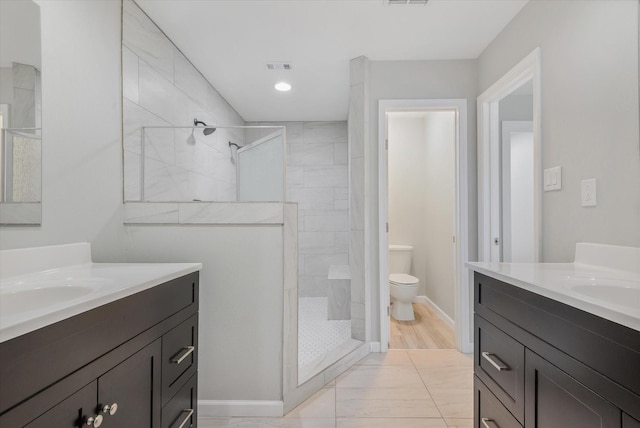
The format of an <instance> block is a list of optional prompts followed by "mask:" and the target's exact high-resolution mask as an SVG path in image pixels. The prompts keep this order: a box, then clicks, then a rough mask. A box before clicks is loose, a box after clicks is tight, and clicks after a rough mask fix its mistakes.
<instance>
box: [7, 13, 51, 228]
mask: <svg viewBox="0 0 640 428" xmlns="http://www.w3.org/2000/svg"><path fill="white" fill-rule="evenodd" d="M40 69H41V49H40V7H39V6H38V5H37V4H35V3H34V2H33V1H2V2H0V127H1V131H0V202H1V203H0V223H2V224H39V223H40V217H41V211H40V201H41V198H42V195H41V194H42V184H41V183H42V179H41V177H42V162H41V157H42V150H41V148H42V138H41V117H42V114H41V105H42V90H41V75H40Z"/></svg>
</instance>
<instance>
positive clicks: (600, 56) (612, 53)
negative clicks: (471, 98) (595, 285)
mask: <svg viewBox="0 0 640 428" xmlns="http://www.w3.org/2000/svg"><path fill="white" fill-rule="evenodd" d="M637 9H638V2H637V1H635V0H624V1H615V0H614V1H595V0H594V1H562V0H554V1H530V2H529V3H528V4H527V5H526V6H525V7H524V8H523V9H522V11H521V12H520V13H519V14H518V15H517V16H516V17H515V18H514V20H513V21H512V22H511V23H510V24H509V25H508V26H507V27H506V28H505V29H504V31H502V33H500V35H499V36H498V37H497V38H496V39H495V40H494V41H493V42H492V43H491V44H490V45H489V46H488V47H487V49H486V50H485V51H484V52H483V53H482V55H481V56H480V57H479V60H478V77H479V79H478V82H479V89H480V90H479V91H478V92H479V93H481V92H482V91H484V90H485V89H487V88H488V87H489V86H490V85H491V84H493V83H494V82H495V81H496V80H497V79H499V78H500V77H501V76H502V75H503V74H504V73H506V72H507V71H508V70H509V69H511V68H512V67H513V66H514V65H515V64H517V63H518V62H519V61H520V60H521V59H522V58H524V57H525V56H526V55H528V54H529V53H530V52H531V51H532V50H533V49H534V48H536V47H538V46H539V47H540V48H541V55H542V58H541V64H542V166H543V168H549V167H553V166H557V165H561V166H562V186H563V189H562V190H561V191H556V192H546V193H543V196H542V206H543V213H542V241H543V242H542V253H543V257H542V258H543V261H546V262H567V261H573V257H574V251H575V244H576V243H577V242H596V243H604V244H617V245H630V246H639V245H640V221H639V219H640V191H639V190H638V189H639V188H640V156H639V150H640V146H639V135H638V116H639V113H638V10H637ZM542 23H544V25H542ZM587 178H596V179H597V191H598V195H597V197H598V206H597V207H589V208H584V207H581V205H580V181H581V180H583V179H587Z"/></svg>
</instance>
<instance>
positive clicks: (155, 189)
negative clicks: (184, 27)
mask: <svg viewBox="0 0 640 428" xmlns="http://www.w3.org/2000/svg"><path fill="white" fill-rule="evenodd" d="M122 26H123V28H122V30H123V33H122V34H123V36H122V95H123V106H122V108H123V112H122V113H123V134H124V135H123V138H124V170H125V173H124V175H125V178H124V181H125V201H140V200H145V201H153V202H178V201H193V200H201V201H234V200H235V196H236V192H235V180H236V170H235V165H234V164H233V162H232V158H231V156H230V149H229V145H228V142H229V141H233V142H235V143H237V144H240V145H243V144H244V142H245V135H244V134H245V133H244V129H242V128H230V126H243V125H244V124H245V123H244V119H243V118H242V117H241V116H240V115H239V114H238V113H237V112H236V111H235V110H234V109H233V108H232V107H231V106H230V105H229V104H228V103H227V101H226V100H225V99H224V98H223V97H222V96H221V95H220V94H219V93H218V92H217V91H216V90H215V88H213V87H212V86H211V84H209V82H207V80H206V79H204V77H202V75H201V74H200V72H199V71H198V70H197V69H196V68H195V67H194V66H193V65H192V64H191V62H189V60H188V59H187V58H186V57H185V56H184V55H183V54H182V53H181V52H180V50H179V49H178V48H177V47H176V46H175V45H174V44H173V43H172V42H171V40H170V39H169V38H167V37H166V36H165V35H164V33H163V32H162V31H161V30H160V28H158V27H157V26H156V25H155V23H154V22H153V21H151V19H149V17H147V16H146V15H145V13H144V12H143V11H142V10H141V9H140V8H139V7H138V6H137V5H136V4H135V2H133V1H131V0H125V1H124V4H123V17H122ZM194 118H197V119H198V120H200V121H203V122H205V123H207V124H209V125H215V126H216V127H217V128H218V129H217V130H216V132H214V133H213V134H211V135H209V136H205V135H204V134H203V133H202V131H201V130H196V131H195V132H194V138H195V144H189V143H188V139H189V137H190V134H191V130H188V129H176V130H173V129H161V128H148V127H162V126H192V125H193V119H194ZM143 127H145V129H144V132H143V130H142V128H143ZM143 146H144V147H143ZM143 164H144V167H143ZM143 175H144V177H143Z"/></svg>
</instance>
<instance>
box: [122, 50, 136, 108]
mask: <svg viewBox="0 0 640 428" xmlns="http://www.w3.org/2000/svg"><path fill="white" fill-rule="evenodd" d="M138 61H139V58H138V56H137V55H136V54H134V53H133V51H131V49H129V48H127V47H126V46H122V96H123V97H125V98H128V99H129V100H131V101H132V102H134V103H137V102H138Z"/></svg>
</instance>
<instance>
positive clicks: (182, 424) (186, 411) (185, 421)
mask: <svg viewBox="0 0 640 428" xmlns="http://www.w3.org/2000/svg"><path fill="white" fill-rule="evenodd" d="M185 413H186V416H185V417H184V419H183V420H182V422H180V425H177V424H176V425H174V427H176V428H183V427H184V426H185V424H186V423H187V422H189V419H191V416H192V415H193V409H184V410H183V411H182V413H180V414H181V415H184V414H185Z"/></svg>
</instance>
